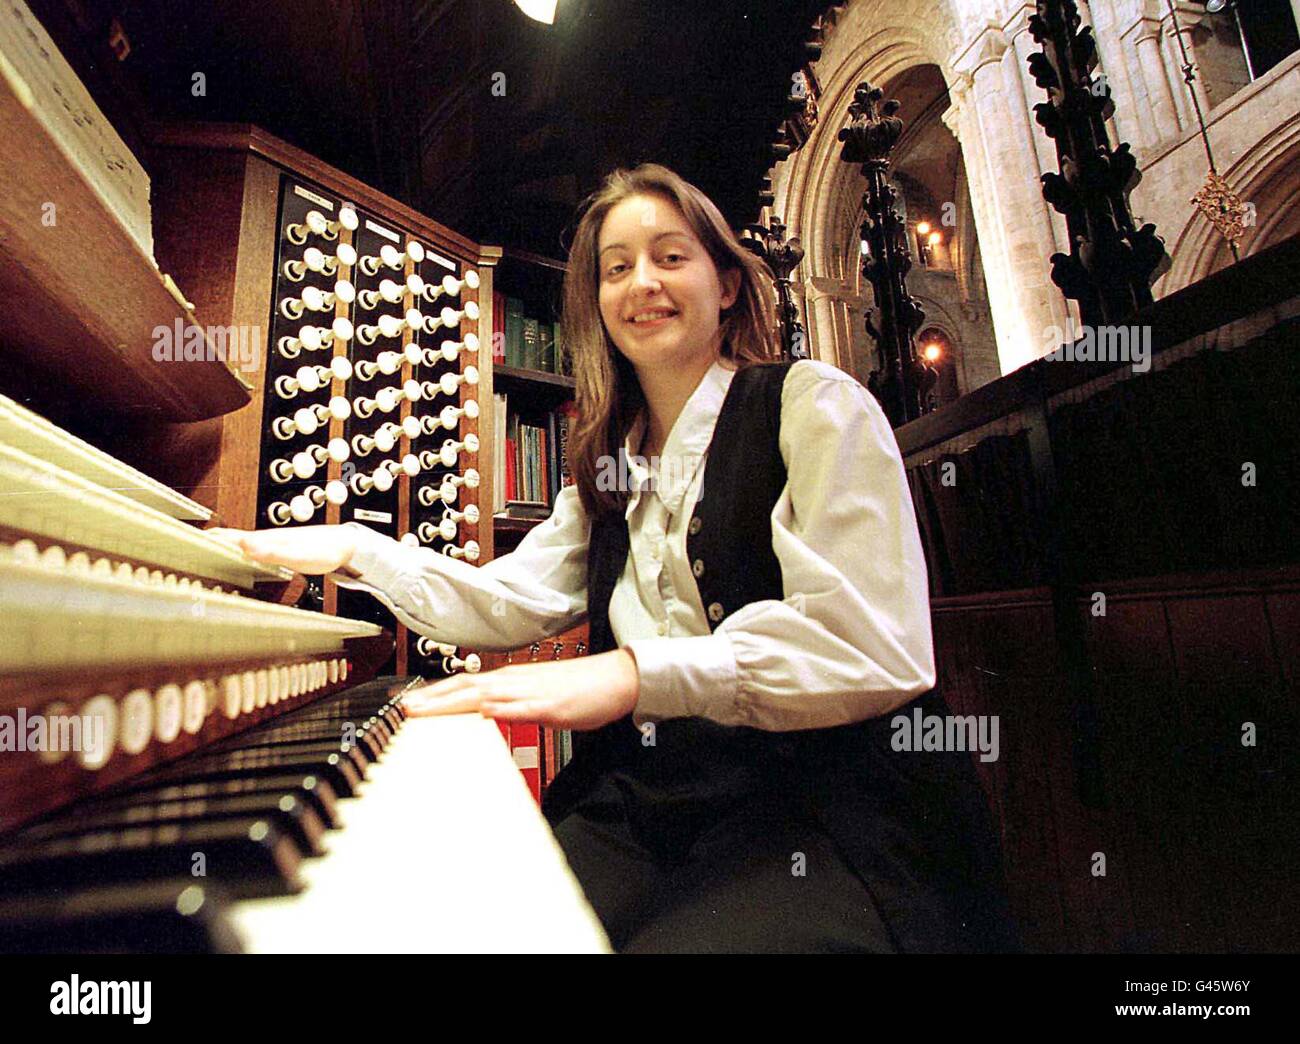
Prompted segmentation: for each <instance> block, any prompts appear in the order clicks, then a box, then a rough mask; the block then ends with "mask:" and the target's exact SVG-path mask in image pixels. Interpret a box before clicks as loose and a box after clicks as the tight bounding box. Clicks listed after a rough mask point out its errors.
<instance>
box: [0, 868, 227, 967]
mask: <svg viewBox="0 0 1300 1044" xmlns="http://www.w3.org/2000/svg"><path fill="white" fill-rule="evenodd" d="M229 902H230V900H229V895H228V893H226V892H225V891H224V890H223V889H222V888H221V887H220V886H219V885H210V884H196V883H195V881H194V879H193V878H179V879H174V880H162V881H157V882H153V881H147V882H135V883H132V884H127V885H110V886H107V887H95V888H84V889H79V890H76V891H73V892H70V893H69V892H64V891H58V892H35V893H28V894H25V895H22V896H19V897H17V898H14V899H0V953H21V954H37V953H40V954H49V953H57V954H83V953H84V954H97V953H105V954H107V953H112V954H119V953H161V954H173V953H242V952H243V946H242V944H241V943H240V940H239V936H238V935H237V934H236V932H235V930H234V928H233V927H232V926H231V924H230V921H229V919H228V915H227V910H228V907H229Z"/></svg>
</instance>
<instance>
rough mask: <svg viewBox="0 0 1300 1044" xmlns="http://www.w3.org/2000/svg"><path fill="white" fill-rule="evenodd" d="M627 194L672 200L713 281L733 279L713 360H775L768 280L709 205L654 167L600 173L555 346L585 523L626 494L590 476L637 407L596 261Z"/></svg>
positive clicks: (637, 391) (577, 234)
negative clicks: (607, 317)
mask: <svg viewBox="0 0 1300 1044" xmlns="http://www.w3.org/2000/svg"><path fill="white" fill-rule="evenodd" d="M635 195H654V196H659V197H660V198H662V199H665V200H667V201H670V202H673V203H676V204H677V207H678V208H679V209H680V210H681V212H682V216H683V217H684V218H685V219H686V223H687V224H688V225H689V226H690V227H691V230H692V231H693V232H694V233H695V235H696V237H697V238H698V239H699V241H700V243H701V244H702V245H703V246H704V249H705V250H706V251H707V252H708V254H709V257H710V258H712V259H713V263H714V265H715V266H716V267H717V269H718V274H719V275H720V276H721V275H722V274H723V273H725V272H730V271H738V272H740V291H739V293H738V294H737V296H736V302H735V304H733V305H732V306H731V307H730V308H727V309H724V311H723V313H722V321H721V323H720V331H721V335H722V336H721V342H720V344H721V346H720V349H719V352H720V354H721V356H722V357H723V358H725V359H728V360H730V361H731V362H732V363H733V365H735V366H736V368H737V369H739V368H742V367H744V366H752V365H755V364H758V363H765V362H774V361H777V360H779V358H780V338H779V335H778V333H777V317H776V289H775V284H774V283H773V280H772V274H771V272H770V271H769V270H768V267H767V265H766V264H765V263H764V262H763V261H762V260H761V259H760V258H759V257H758V256H757V255H755V254H753V253H751V252H750V251H749V250H747V249H746V248H745V247H744V246H743V245H742V244H741V242H740V240H739V239H738V238H736V235H735V233H734V232H732V231H731V228H730V227H729V226H728V225H727V222H726V221H725V220H724V218H723V217H722V214H721V213H720V212H719V211H718V208H717V207H716V206H715V205H714V203H713V201H712V200H711V199H709V197H708V196H706V195H705V194H704V193H703V192H701V191H700V190H699V189H698V188H696V187H695V186H694V185H692V184H691V183H690V182H688V181H685V180H683V179H682V178H681V177H680V176H679V175H677V174H675V173H674V172H673V171H671V170H669V169H668V168H667V167H663V166H660V165H659V164H657V163H642V164H641V165H640V166H638V167H636V168H635V169H633V170H627V169H619V170H615V171H614V172H613V173H612V174H610V175H609V176H608V177H607V178H606V179H605V181H604V184H603V185H602V186H601V187H600V188H599V189H598V190H597V191H596V192H594V193H592V195H591V196H589V197H588V198H587V200H586V202H585V203H584V206H585V208H586V209H585V210H584V211H582V217H581V219H580V220H579V222H578V225H577V228H576V230H575V231H574V235H573V245H572V247H571V248H570V250H569V264H568V271H567V272H566V273H565V277H564V319H563V325H564V343H565V350H566V351H568V352H570V353H571V355H572V364H573V374H574V378H575V380H576V383H577V393H576V406H577V413H578V416H577V419H576V421H575V424H574V428H573V430H572V431H571V432H570V433H569V466H570V468H571V469H572V471H573V476H574V481H575V482H576V484H577V487H578V496H579V497H580V499H581V500H582V505H583V507H584V508H585V509H586V511H587V514H588V516H589V517H590V518H593V519H594V518H596V517H597V516H598V515H599V514H602V513H604V512H607V511H618V512H619V513H620V514H621V513H622V512H623V511H624V510H625V508H626V504H627V491H625V490H621V489H614V490H608V489H600V488H598V486H597V482H596V476H597V474H598V472H599V471H600V469H601V462H602V459H604V460H605V461H610V460H613V461H617V459H618V452H619V449H620V448H621V447H622V445H623V441H624V439H626V438H627V433H628V431H629V430H630V429H631V427H632V424H633V423H634V422H635V420H636V418H637V415H638V413H639V412H640V411H641V410H643V409H644V408H645V395H644V393H643V392H642V390H641V382H640V381H639V380H638V379H637V376H636V370H635V369H634V368H633V366H632V364H631V363H630V362H628V360H627V359H626V358H625V357H624V355H623V353H622V352H620V351H619V350H618V348H617V347H616V346H615V345H614V342H613V341H611V340H610V337H609V332H608V331H607V330H606V329H605V323H604V321H603V320H602V319H601V315H600V272H599V266H598V260H599V259H598V256H597V239H598V238H599V236H600V227H601V225H602V224H603V223H604V220H605V215H606V214H608V213H609V211H610V210H611V209H612V208H613V207H614V206H616V205H617V204H619V203H621V202H622V201H623V200H625V199H627V198H628V197H629V196H635Z"/></svg>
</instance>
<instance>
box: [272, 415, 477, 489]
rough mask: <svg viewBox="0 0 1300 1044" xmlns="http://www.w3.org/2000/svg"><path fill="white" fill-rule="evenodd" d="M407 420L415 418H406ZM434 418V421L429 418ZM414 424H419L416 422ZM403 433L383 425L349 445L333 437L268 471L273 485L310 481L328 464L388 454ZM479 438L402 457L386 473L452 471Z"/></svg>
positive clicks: (449, 442)
mask: <svg viewBox="0 0 1300 1044" xmlns="http://www.w3.org/2000/svg"><path fill="white" fill-rule="evenodd" d="M406 419H407V420H408V421H410V420H413V419H414V418H412V417H408V418H406ZM429 419H436V418H429ZM416 423H417V425H418V424H419V422H418V421H417V422H416ZM403 434H405V432H404V431H403V429H402V427H401V426H399V425H396V424H385V425H383V427H381V428H380V429H379V430H378V431H376V432H375V434H374V435H354V436H352V442H351V443H349V442H348V441H347V439H342V438H336V439H330V440H329V442H327V443H326V444H325V445H323V446H322V445H320V444H317V445H314V446H308V447H307V448H306V449H304V450H300V451H299V452H297V453H295V454H294V455H293V456H292V457H277V458H276V459H275V460H273V461H271V466H270V467H269V468H268V469H267V470H268V471H269V472H270V474H271V478H272V479H274V480H275V481H276V482H280V483H284V482H292V481H293V480H294V479H303V480H306V479H309V478H312V477H314V476H315V474H316V471H317V470H318V469H319V468H321V467H323V466H324V465H325V463H326V462H327V461H331V460H333V461H337V462H338V463H340V464H342V463H343V462H344V461H346V460H348V458H350V457H351V456H352V454H353V453H356V455H357V456H358V457H365V456H369V455H370V453H372V452H373V451H375V450H378V451H379V452H380V453H389V452H391V451H392V450H393V448H394V447H395V446H396V445H397V440H398V439H399V438H401V437H402V435H403ZM478 445H479V443H478V436H477V435H475V434H474V433H473V432H470V433H469V434H467V435H466V436H465V437H464V438H463V439H461V440H460V441H459V442H458V441H456V440H455V439H447V440H446V441H444V442H443V444H442V445H441V446H440V447H439V448H438V450H437V452H434V451H433V450H430V449H426V450H421V451H419V452H418V453H407V454H406V455H405V456H403V457H402V460H401V462H400V464H399V463H398V462H396V461H387V462H386V465H388V466H385V465H381V467H385V469H386V470H388V471H391V472H392V473H393V474H394V475H396V474H399V473H403V474H406V475H409V476H410V477H411V478H414V477H415V476H416V475H419V474H420V473H421V472H422V471H431V470H432V469H434V468H436V467H438V466H439V465H441V466H442V467H444V468H454V467H455V466H456V461H457V459H458V458H459V456H460V453H461V451H462V450H463V451H465V452H466V453H477V452H478Z"/></svg>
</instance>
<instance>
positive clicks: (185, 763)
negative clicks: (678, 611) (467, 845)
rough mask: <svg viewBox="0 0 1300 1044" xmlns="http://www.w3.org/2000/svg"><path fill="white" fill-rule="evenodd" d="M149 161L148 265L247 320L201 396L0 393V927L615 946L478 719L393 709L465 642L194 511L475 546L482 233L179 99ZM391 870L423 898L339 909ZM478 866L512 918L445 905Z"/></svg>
mask: <svg viewBox="0 0 1300 1044" xmlns="http://www.w3.org/2000/svg"><path fill="white" fill-rule="evenodd" d="M153 169H154V183H153V184H154V204H155V209H154V219H155V245H156V252H157V255H158V260H159V262H160V265H161V267H162V268H163V270H164V271H167V272H169V273H170V274H171V275H173V276H174V277H175V279H176V281H177V283H178V284H179V285H181V286H183V287H184V288H185V292H186V295H187V297H189V298H191V299H192V301H193V302H194V304H193V305H192V306H191V307H193V308H194V314H195V315H202V316H204V317H206V321H208V322H212V323H215V324H217V326H218V327H220V328H223V329H233V330H235V331H241V330H243V331H252V332H253V333H254V334H255V344H256V345H257V346H259V347H260V348H261V349H262V351H261V354H260V358H259V360H258V365H257V366H256V367H254V368H252V369H251V370H250V371H248V372H247V373H245V374H244V378H245V381H246V383H247V384H248V385H251V390H250V400H251V401H250V402H249V403H248V405H246V406H244V407H243V408H241V409H237V410H233V411H231V412H227V413H225V414H221V415H218V416H213V417H209V418H208V419H201V420H198V421H195V422H186V423H177V422H173V421H171V420H167V419H164V418H158V417H155V416H151V415H148V414H144V415H141V416H129V417H116V418H114V419H113V423H107V424H104V425H103V427H102V428H101V429H98V430H97V431H96V433H95V435H94V437H93V438H90V437H83V436H88V435H89V434H90V432H89V430H88V429H90V428H94V425H92V424H89V423H88V424H87V426H86V428H84V429H78V430H76V431H74V430H72V429H73V428H77V427H78V426H77V424H76V423H75V418H70V419H68V422H67V423H65V424H62V425H60V424H55V423H53V422H51V421H50V420H47V419H45V418H43V417H42V416H41V415H40V411H39V409H35V410H34V409H30V408H28V407H27V406H26V405H23V404H21V403H19V402H17V401H15V400H13V399H9V398H4V397H3V396H0V492H2V493H3V495H0V620H2V621H3V626H2V627H0V668H2V671H0V952H2V951H5V950H19V951H23V952H31V951H33V950H37V949H50V950H53V951H55V952H80V951H87V950H98V949H103V948H108V949H112V950H123V949H125V950H130V949H141V950H146V951H158V950H171V949H177V950H201V951H202V950H209V951H210V950H226V949H231V948H234V947H242V948H244V949H251V950H265V951H317V950H348V951H362V950H388V951H418V950H427V949H465V950H483V949H487V950H492V949H520V948H529V949H539V950H548V951H549V950H565V949H574V950H605V949H607V948H608V944H607V942H606V940H605V938H604V935H603V932H602V931H601V929H600V926H599V924H598V923H597V922H596V920H595V918H594V915H593V914H592V912H591V910H590V908H589V907H588V906H587V904H586V902H585V900H584V899H583V897H582V896H581V893H580V891H579V890H578V889H577V887H576V882H575V881H574V879H573V878H572V875H571V874H570V873H569V871H568V868H567V866H566V865H565V864H564V862H563V860H562V859H560V858H558V857H557V853H558V849H556V847H555V844H554V841H553V839H552V838H551V837H550V835H549V832H548V831H547V829H546V827H545V825H544V823H543V821H542V820H541V819H540V818H539V817H538V815H537V812H536V809H535V807H532V806H531V803H530V802H529V800H528V798H527V795H526V793H525V792H524V791H523V790H521V789H520V787H519V779H518V772H517V771H516V770H515V767H514V765H513V763H512V762H511V759H510V755H509V754H508V753H507V751H506V748H505V747H504V745H503V744H502V743H501V740H500V736H499V735H498V733H497V729H496V726H495V725H494V724H493V723H491V722H489V721H486V720H483V719H479V718H477V717H473V716H465V717H461V718H454V719H422V720H420V721H407V720H406V718H405V715H404V712H403V711H402V709H401V706H400V698H401V695H402V692H403V691H404V689H405V688H406V687H409V686H410V685H412V684H416V683H417V682H418V680H419V679H420V678H421V677H424V678H428V677H437V676H439V675H442V674H447V673H452V672H456V671H468V672H475V671H478V670H480V669H481V667H482V660H481V658H480V656H479V655H478V654H476V653H475V652H472V651H469V650H462V649H457V648H455V647H452V646H446V645H439V644H437V643H433V642H431V641H430V640H428V639H426V638H423V637H420V636H418V635H412V634H409V633H408V632H407V629H406V628H405V627H404V626H402V625H401V624H399V623H398V622H397V621H396V620H394V619H393V617H392V616H391V615H390V614H388V613H387V611H386V610H385V609H384V608H383V607H382V606H381V605H380V604H379V603H378V602H376V601H375V600H374V599H371V598H370V597H369V596H368V595H363V594H361V593H359V592H354V591H350V590H347V589H343V588H339V587H338V586H337V585H335V584H334V583H333V582H332V581H331V580H329V579H328V578H325V579H324V580H319V579H315V578H311V579H305V578H303V577H301V576H296V575H294V574H292V573H291V572H289V571H287V570H284V569H280V568H270V567H265V566H260V565H256V564H253V563H251V562H249V561H248V560H246V559H245V558H244V556H243V555H242V554H241V553H240V552H239V551H237V550H236V549H234V548H233V547H232V545H231V544H229V543H228V542H227V541H226V540H225V539H223V538H222V536H221V535H220V534H219V533H210V532H208V529H210V528H213V527H218V526H222V527H233V528H256V527H267V526H274V527H294V526H298V525H304V524H315V523H322V522H328V523H340V522H348V521H357V522H361V523H363V524H365V525H367V526H370V527H372V528H375V529H377V530H379V531H380V532H384V533H387V534H389V535H391V536H392V537H394V538H396V539H399V540H402V541H403V542H406V543H414V544H416V545H417V546H421V547H432V548H433V549H434V550H435V551H437V552H440V553H442V554H445V555H448V556H450V557H456V558H461V559H463V560H466V561H470V562H476V561H480V560H483V559H485V558H490V557H491V555H492V548H493V543H492V530H491V524H490V523H491V515H490V513H484V512H482V511H481V509H480V505H481V504H482V503H484V501H483V500H481V499H480V498H481V497H487V498H488V500H487V501H486V502H488V503H490V493H491V490H490V482H491V480H492V476H491V474H490V472H487V473H483V472H480V470H479V468H478V467H477V466H476V465H477V464H478V462H479V460H490V459H491V455H490V454H491V445H492V443H491V440H492V432H491V429H490V427H485V426H481V421H482V420H484V419H488V420H490V419H491V418H492V416H493V411H492V410H491V409H490V408H489V409H486V410H485V408H484V407H485V406H490V404H491V402H492V398H491V395H492V382H491V359H490V356H489V355H488V354H487V351H488V350H490V343H489V342H490V338H489V337H487V336H486V335H487V332H488V331H490V329H491V313H490V308H491V305H490V302H491V270H492V265H493V264H494V262H495V259H496V258H497V257H499V251H496V250H494V249H493V248H490V247H483V246H480V245H478V244H475V243H473V242H471V241H469V240H467V239H465V238H464V237H462V236H460V235H458V234H456V233H454V232H453V231H451V230H450V229H447V228H445V227H444V226H441V225H438V224H436V223H434V222H431V221H429V220H428V219H426V218H424V217H422V216H421V215H419V214H416V213H415V212H413V211H411V210H409V209H408V208H405V207H403V206H402V205H401V204H398V203H397V202H395V201H393V200H390V199H387V198H386V197H383V196H381V195H380V194H379V193H376V192H375V191H373V190H372V189H370V188H368V187H367V186H364V185H362V184H361V183H359V182H356V181H355V180H353V179H351V178H349V177H347V176H346V175H344V174H342V173H341V172H338V171H335V170H332V169H331V168H328V167H326V166H325V165H324V164H321V163H320V162H319V161H317V160H315V159H314V158H312V157H309V156H306V155H304V154H302V153H300V152H298V151H296V150H294V149H292V148H291V147H289V146H287V145H285V144H284V143H282V142H278V141H276V140H275V139H272V138H269V137H268V136H266V135H264V134H262V133H261V132H259V131H256V130H252V129H249V128H184V127H178V128H171V129H169V130H167V131H166V132H164V133H163V134H162V135H161V137H160V139H159V141H158V142H157V156H156V158H155V163H154V167H153ZM432 302H438V304H439V306H440V307H439V308H438V310H437V312H436V314H433V315H427V314H423V313H422V312H421V310H420V309H421V306H425V307H427V306H428V304H430V303H432ZM176 365H177V366H183V365H184V364H183V363H177V364H176ZM448 400H449V401H448ZM34 405H37V406H39V403H36V404H34ZM480 527H481V528H480ZM439 794H441V795H451V794H455V795H458V796H463V795H465V794H472V795H474V800H473V801H472V802H463V801H460V800H455V801H449V800H442V801H439V800H434V798H435V797H436V796H437V795H439ZM359 795H365V796H364V798H363V799H361V800H350V799H352V798H354V797H357V796H359ZM521 799H522V801H521ZM485 821H490V823H491V826H490V828H488V829H485ZM340 827H345V829H339V828H340ZM458 835H459V836H463V837H470V836H473V837H474V838H475V846H473V847H474V851H469V852H466V851H461V852H459V853H458V854H457V855H456V856H455V857H453V858H449V857H448V853H446V852H445V851H443V850H442V849H441V848H440V847H439V845H440V840H441V839H443V838H446V837H449V836H458ZM403 868H412V869H409V870H408V871H407V872H408V873H409V878H408V879H409V880H415V879H417V878H418V880H419V882H420V887H421V888H425V889H428V890H429V893H428V895H427V896H426V897H425V899H424V901H418V900H417V901H413V902H406V903H404V904H403V906H402V908H401V909H396V908H395V909H394V910H392V911H390V914H391V916H390V917H388V918H386V919H380V921H385V920H386V921H387V923H384V924H381V923H379V922H377V921H376V922H368V921H365V920H363V919H359V918H354V917H351V916H348V911H350V910H352V909H354V908H356V905H357V904H358V902H360V901H363V900H364V898H365V897H366V896H370V895H373V894H376V891H377V890H378V889H381V888H382V887H383V886H384V885H385V884H386V883H388V882H390V881H391V880H392V878H393V875H394V874H402V873H403ZM413 868H418V872H417V871H416V870H415V869H413ZM488 884H491V885H492V887H495V888H496V889H498V891H499V893H500V894H506V893H509V894H510V895H511V901H512V902H515V903H519V904H525V905H526V906H527V907H528V909H529V911H530V912H529V915H528V917H529V919H530V920H531V921H532V924H531V925H530V927H529V930H528V931H527V932H526V933H524V934H523V935H522V936H521V934H520V931H519V927H518V919H517V918H516V917H515V916H514V915H512V914H509V913H508V912H504V911H503V915H500V916H487V917H484V916H483V912H482V911H481V910H480V911H479V912H478V914H477V915H476V914H475V913H474V912H473V911H471V910H469V909H467V908H466V907H465V904H464V903H462V902H460V899H459V897H460V896H462V895H465V894H468V893H470V892H472V891H477V890H481V889H483V888H484V887H486V886H487V885H488ZM69 911H79V912H76V913H75V914H73V913H70V912H69Z"/></svg>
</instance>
